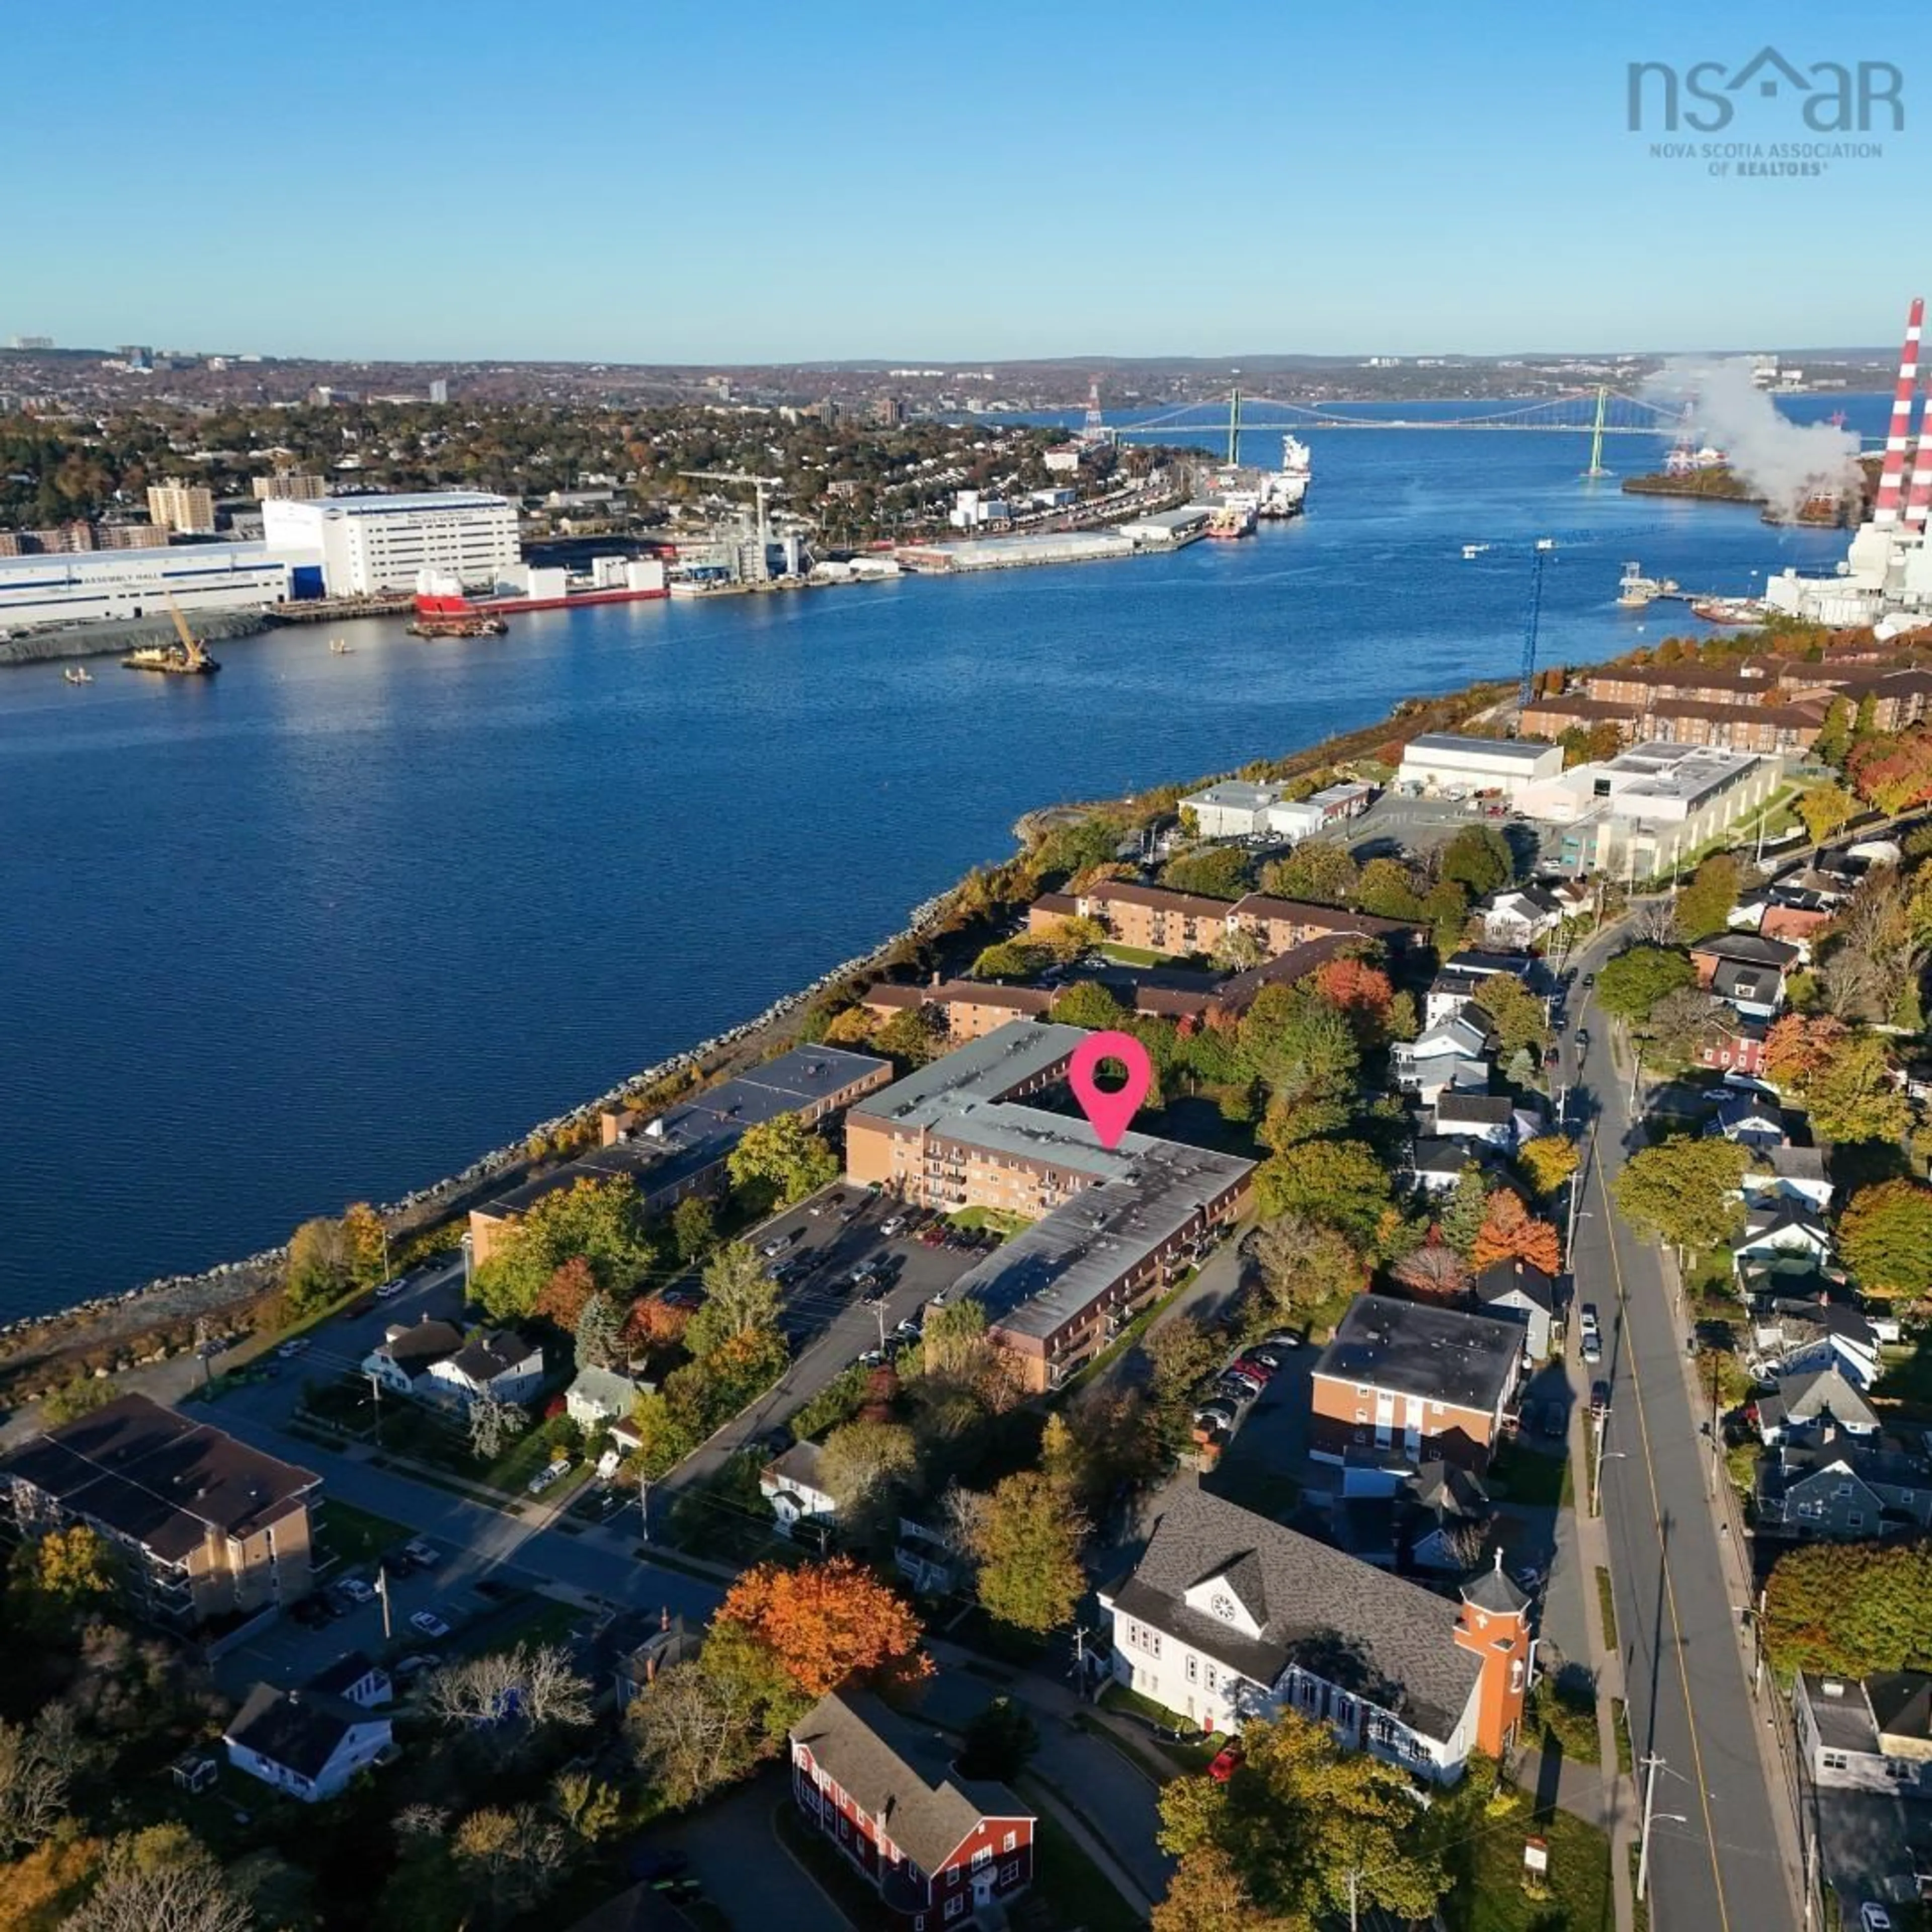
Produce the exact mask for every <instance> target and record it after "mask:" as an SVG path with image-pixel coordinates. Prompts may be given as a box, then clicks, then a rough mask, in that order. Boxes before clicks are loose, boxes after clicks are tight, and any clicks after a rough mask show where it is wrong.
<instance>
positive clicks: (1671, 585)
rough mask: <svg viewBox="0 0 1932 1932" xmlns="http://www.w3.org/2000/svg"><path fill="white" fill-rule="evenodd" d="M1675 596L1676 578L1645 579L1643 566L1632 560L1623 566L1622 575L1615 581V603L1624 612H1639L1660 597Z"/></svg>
mask: <svg viewBox="0 0 1932 1932" xmlns="http://www.w3.org/2000/svg"><path fill="white" fill-rule="evenodd" d="M1676 594H1677V580H1676V577H1646V576H1645V575H1644V574H1643V565H1642V564H1640V563H1639V562H1637V561H1636V559H1634V558H1633V559H1631V562H1628V563H1627V564H1625V565H1624V574H1623V575H1622V576H1621V577H1619V578H1618V579H1617V602H1618V604H1619V606H1620V607H1622V609H1624V610H1643V608H1644V607H1645V606H1646V604H1652V603H1655V601H1656V600H1657V599H1658V598H1660V597H1674V596H1675V595H1676Z"/></svg>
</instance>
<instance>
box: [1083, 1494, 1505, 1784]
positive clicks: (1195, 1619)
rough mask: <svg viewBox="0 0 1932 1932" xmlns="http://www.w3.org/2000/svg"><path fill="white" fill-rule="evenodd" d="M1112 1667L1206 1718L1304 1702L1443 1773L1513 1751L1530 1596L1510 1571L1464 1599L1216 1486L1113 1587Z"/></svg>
mask: <svg viewBox="0 0 1932 1932" xmlns="http://www.w3.org/2000/svg"><path fill="white" fill-rule="evenodd" d="M1100 1607H1101V1610H1102V1611H1103V1613H1104V1614H1105V1615H1106V1617H1107V1619H1108V1622H1109V1627H1110V1632H1111V1636H1112V1651H1113V1673H1114V1676H1115V1679H1117V1681H1118V1682H1120V1683H1121V1684H1124V1685H1127V1687H1128V1688H1130V1689H1131V1690H1134V1691H1138V1692H1139V1693H1140V1694H1141V1695H1142V1696H1143V1697H1151V1698H1152V1699H1153V1700H1154V1702H1155V1703H1158V1704H1161V1705H1164V1706H1166V1708H1167V1709H1169V1710H1170V1711H1173V1712H1178V1713H1179V1714H1181V1715H1183V1716H1184V1717H1186V1718H1188V1719H1190V1720H1191V1721H1193V1723H1195V1724H1199V1726H1200V1727H1202V1729H1203V1730H1220V1731H1231V1732H1232V1731H1239V1730H1241V1727H1242V1726H1243V1724H1245V1723H1246V1722H1247V1721H1248V1719H1250V1718H1256V1717H1268V1716H1270V1715H1273V1713H1274V1712H1276V1711H1277V1710H1279V1709H1281V1708H1282V1707H1283V1706H1292V1707H1293V1708H1294V1709H1296V1710H1298V1711H1300V1712H1302V1713H1303V1714H1304V1715H1306V1716H1307V1717H1310V1718H1313V1719H1315V1720H1316V1721H1318V1722H1325V1723H1326V1724H1328V1725H1329V1726H1330V1727H1331V1728H1332V1729H1333V1730H1334V1732H1335V1733H1336V1735H1337V1737H1338V1738H1339V1739H1340V1740H1341V1742H1343V1744H1344V1745H1347V1746H1349V1747H1350V1748H1353V1749H1356V1750H1362V1751H1369V1752H1370V1753H1371V1754H1373V1755H1374V1756H1376V1757H1380V1758H1383V1759H1386V1760H1388V1761H1389V1762H1391V1763H1394V1764H1397V1765H1399V1766H1401V1767H1402V1768H1403V1769H1404V1770H1405V1771H1407V1772H1409V1773H1410V1774H1411V1775H1413V1776H1415V1777H1418V1778H1426V1779H1429V1780H1430V1781H1433V1782H1436V1783H1438V1784H1448V1783H1451V1782H1453V1781H1454V1780H1455V1779H1456V1778H1458V1777H1460V1775H1461V1773H1462V1770H1463V1764H1464V1763H1465V1761H1466V1760H1467V1758H1468V1757H1469V1754H1470V1752H1471V1751H1473V1750H1477V1749H1481V1750H1483V1751H1490V1752H1493V1753H1494V1754H1496V1755H1498V1756H1501V1755H1502V1754H1504V1753H1505V1751H1507V1749H1508V1746H1509V1745H1510V1744H1511V1742H1512V1741H1513V1740H1514V1737H1515V1736H1516V1733H1517V1729H1518V1727H1519V1726H1520V1722H1521V1720H1522V1714H1523V1699H1524V1697H1525V1695H1526V1693H1527V1691H1528V1689H1529V1677H1530V1671H1531V1667H1532V1661H1533V1653H1534V1649H1535V1640H1534V1639H1533V1638H1532V1637H1531V1635H1530V1633H1529V1625H1528V1621H1527V1610H1528V1600H1527V1599H1526V1598H1525V1597H1524V1595H1523V1592H1521V1591H1520V1590H1519V1589H1517V1587H1516V1586H1515V1585H1514V1583H1511V1581H1510V1580H1509V1579H1508V1577H1505V1575H1503V1574H1502V1570H1501V1568H1500V1567H1499V1568H1496V1569H1494V1570H1484V1571H1479V1572H1478V1574H1477V1575H1476V1576H1475V1577H1474V1578H1473V1579H1472V1580H1471V1582H1470V1583H1467V1584H1466V1585H1465V1586H1463V1592H1462V1601H1461V1603H1460V1604H1454V1603H1451V1602H1449V1601H1448V1600H1447V1599H1445V1598H1442V1597H1439V1596H1437V1595H1435V1594H1434V1593H1433V1592H1431V1591H1428V1590H1425V1589H1421V1588H1419V1587H1418V1586H1417V1585H1415V1584H1413V1583H1407V1582H1405V1581H1403V1580H1402V1579H1400V1578H1399V1577H1392V1576H1388V1575H1386V1574H1384V1573H1383V1572H1382V1571H1379V1570H1378V1569H1376V1568H1373V1567H1371V1566H1370V1565H1367V1564H1365V1563H1362V1562H1358V1561H1357V1560H1356V1559H1355V1558H1354V1557H1352V1556H1344V1555H1343V1553H1341V1552H1340V1550H1331V1549H1330V1548H1329V1547H1328V1546H1327V1545H1326V1544H1320V1543H1317V1542H1315V1541H1313V1540H1312V1539H1311V1538H1308V1537H1305V1536H1302V1535H1299V1534H1298V1533H1297V1532H1295V1531H1294V1530H1292V1529H1284V1528H1283V1526H1281V1525H1280V1524H1279V1523H1273V1522H1271V1521H1270V1520H1268V1518H1267V1517H1262V1516H1257V1515H1256V1514H1253V1511H1248V1510H1244V1509H1242V1508H1238V1506H1237V1505H1235V1504H1233V1503H1231V1502H1225V1501H1223V1499H1221V1498H1220V1497H1219V1496H1212V1495H1210V1494H1209V1493H1207V1492H1206V1491H1205V1490H1183V1491H1182V1492H1181V1493H1180V1494H1179V1495H1178V1496H1176V1497H1175V1499H1174V1501H1173V1502H1171V1503H1170V1504H1169V1505H1168V1508H1167V1509H1166V1511H1165V1513H1164V1514H1163V1515H1162V1517H1161V1519H1160V1523H1159V1524H1158V1525H1157V1527H1156V1529H1155V1530H1154V1537H1153V1539H1152V1541H1151V1542H1150V1543H1149V1544H1148V1547H1147V1552H1146V1553H1145V1555H1144V1556H1142V1558H1141V1559H1140V1561H1139V1562H1138V1563H1137V1564H1136V1565H1135V1566H1134V1568H1133V1569H1132V1570H1131V1571H1129V1572H1128V1573H1127V1574H1126V1575H1125V1576H1124V1577H1121V1578H1120V1579H1119V1580H1118V1581H1116V1582H1115V1583H1112V1584H1109V1585H1108V1586H1106V1587H1104V1588H1103V1589H1102V1590H1101V1592H1100Z"/></svg>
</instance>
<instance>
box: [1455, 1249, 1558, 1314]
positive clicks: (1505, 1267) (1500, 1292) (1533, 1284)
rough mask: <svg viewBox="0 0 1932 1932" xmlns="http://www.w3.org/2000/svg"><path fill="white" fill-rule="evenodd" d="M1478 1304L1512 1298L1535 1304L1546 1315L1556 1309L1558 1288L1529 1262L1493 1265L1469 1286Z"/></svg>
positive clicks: (1509, 1262)
mask: <svg viewBox="0 0 1932 1932" xmlns="http://www.w3.org/2000/svg"><path fill="white" fill-rule="evenodd" d="M1469 1292H1470V1293H1471V1294H1472V1295H1475V1298H1476V1299H1477V1300H1478V1301H1481V1302H1496V1301H1504V1300H1505V1299H1507V1298H1508V1297H1509V1296H1511V1295H1521V1296H1522V1297H1523V1299H1524V1300H1525V1301H1529V1302H1533V1303H1534V1304H1535V1305H1536V1307H1538V1308H1540V1309H1541V1310H1543V1312H1544V1313H1545V1314H1546V1315H1547V1314H1550V1313H1553V1312H1554V1310H1555V1309H1556V1283H1554V1282H1553V1281H1552V1280H1550V1277H1549V1276H1547V1274H1544V1271H1542V1269H1541V1268H1536V1267H1534V1266H1532V1265H1531V1264H1530V1263H1529V1262H1526V1261H1521V1260H1517V1261H1507V1262H1493V1264H1492V1265H1490V1266H1489V1267H1488V1268H1485V1269H1484V1271H1482V1273H1481V1274H1479V1275H1478V1276H1477V1277H1476V1278H1475V1280H1473V1281H1472V1282H1471V1283H1470V1284H1469Z"/></svg>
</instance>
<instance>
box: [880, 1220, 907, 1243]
mask: <svg viewBox="0 0 1932 1932" xmlns="http://www.w3.org/2000/svg"><path fill="white" fill-rule="evenodd" d="M904 1227H905V1217H904V1215H903V1214H895V1215H894V1216H893V1217H892V1219H891V1220H889V1221H884V1222H881V1223H880V1225H879V1232H880V1234H882V1235H884V1236H885V1238H886V1240H887V1241H890V1240H891V1239H892V1237H893V1236H894V1235H897V1234H899V1233H901V1232H903V1231H904Z"/></svg>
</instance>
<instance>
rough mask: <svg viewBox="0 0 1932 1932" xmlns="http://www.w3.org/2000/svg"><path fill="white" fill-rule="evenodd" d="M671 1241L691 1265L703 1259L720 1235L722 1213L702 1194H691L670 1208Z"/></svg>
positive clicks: (682, 1260) (683, 1260) (678, 1255)
mask: <svg viewBox="0 0 1932 1932" xmlns="http://www.w3.org/2000/svg"><path fill="white" fill-rule="evenodd" d="M670 1238H671V1244H672V1246H673V1247H675V1248H676V1250H677V1258H678V1259H679V1261H681V1262H685V1263H687V1264H688V1263H690V1262H694V1261H698V1260H701V1259H703V1256H706V1255H707V1254H709V1253H710V1251H711V1246H712V1243H713V1242H714V1241H716V1240H717V1238H718V1214H717V1210H716V1209H715V1208H713V1207H712V1205H711V1203H710V1202H709V1201H707V1200H706V1199H705V1198H704V1196H703V1195H701V1194H687V1195H686V1196H685V1197H684V1199H682V1201H680V1202H679V1203H678V1204H677V1205H676V1207H675V1208H673V1209H672V1210H671V1211H670Z"/></svg>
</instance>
